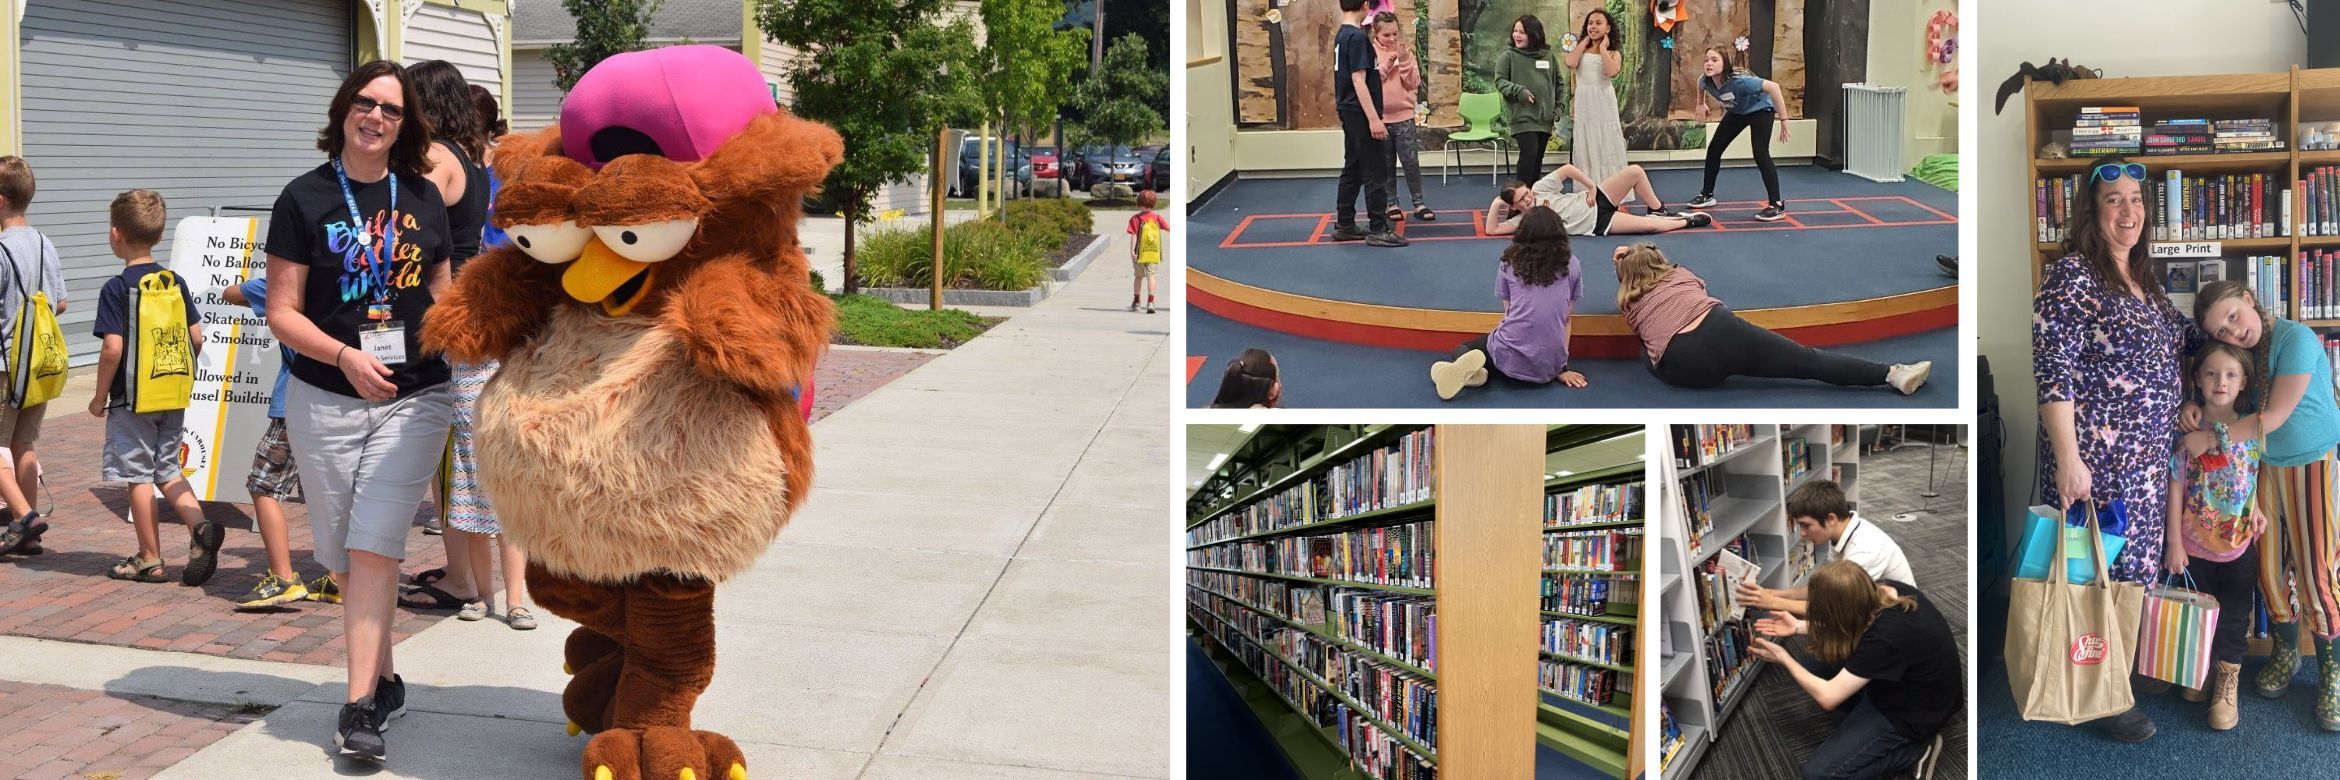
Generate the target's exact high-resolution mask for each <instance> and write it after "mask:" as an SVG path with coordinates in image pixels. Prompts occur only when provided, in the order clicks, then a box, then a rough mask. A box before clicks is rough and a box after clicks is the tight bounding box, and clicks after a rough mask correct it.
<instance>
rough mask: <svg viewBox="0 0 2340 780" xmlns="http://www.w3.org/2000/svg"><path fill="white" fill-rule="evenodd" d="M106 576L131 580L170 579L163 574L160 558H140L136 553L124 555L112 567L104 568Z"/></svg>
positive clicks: (151, 580) (158, 580)
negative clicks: (120, 560)
mask: <svg viewBox="0 0 2340 780" xmlns="http://www.w3.org/2000/svg"><path fill="white" fill-rule="evenodd" d="M106 576H108V577H112V578H114V579H117V580H130V581H132V582H162V581H164V580H168V579H170V577H167V576H164V574H163V563H162V559H160V558H145V559H141V558H139V557H138V556H136V555H132V556H128V557H125V558H123V559H122V562H121V563H117V564H114V567H113V568H111V569H107V570H106Z"/></svg>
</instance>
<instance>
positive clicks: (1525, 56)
mask: <svg viewBox="0 0 2340 780" xmlns="http://www.w3.org/2000/svg"><path fill="white" fill-rule="evenodd" d="M1559 82H1560V65H1559V62H1558V60H1556V59H1554V58H1553V56H1552V48H1551V47H1550V46H1549V45H1546V44H1545V43H1544V23H1543V21H1542V20H1540V19H1537V18H1536V16H1535V14H1522V15H1520V17H1519V21H1516V22H1513V23H1512V24H1511V48H1510V49H1509V50H1507V51H1505V52H1503V59H1502V60H1500V61H1498V62H1497V63H1496V64H1495V91H1497V92H1500V93H1502V94H1503V108H1504V113H1506V114H1508V115H1510V117H1511V139H1512V140H1513V141H1515V142H1517V143H1518V144H1519V172H1518V175H1517V176H1515V177H1513V178H1516V179H1518V180H1520V181H1523V182H1528V183H1531V184H1533V183H1535V182H1536V181H1538V180H1540V179H1542V178H1544V144H1546V143H1548V142H1550V141H1551V140H1552V125H1553V122H1554V121H1555V120H1556V119H1558V118H1559V116H1560V89H1559Z"/></svg>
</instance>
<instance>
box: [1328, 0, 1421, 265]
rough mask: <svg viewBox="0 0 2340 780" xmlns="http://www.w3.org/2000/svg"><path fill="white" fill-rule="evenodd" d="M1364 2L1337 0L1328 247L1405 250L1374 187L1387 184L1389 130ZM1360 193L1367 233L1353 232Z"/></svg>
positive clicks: (1386, 202)
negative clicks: (1334, 164)
mask: <svg viewBox="0 0 2340 780" xmlns="http://www.w3.org/2000/svg"><path fill="white" fill-rule="evenodd" d="M1368 16H1369V12H1368V11H1367V10H1366V9H1365V0H1341V30H1340V32H1338V33H1335V34H1334V35H1333V107H1334V108H1335V109H1337V110H1338V111H1339V113H1340V115H1341V144H1342V149H1341V185H1340V191H1339V195H1338V197H1339V198H1340V207H1339V218H1338V219H1337V220H1336V221H1335V222H1334V224H1333V231H1332V239H1333V240H1334V241H1356V240H1359V239H1363V240H1364V241H1365V243H1366V244H1367V245H1369V246H1405V245H1406V240H1405V239H1404V238H1401V237H1399V236H1398V234H1397V230H1396V228H1395V227H1394V226H1393V225H1391V224H1390V221H1389V215H1388V214H1387V212H1388V211H1389V193H1388V192H1387V191H1385V190H1383V189H1381V188H1380V187H1378V186H1374V184H1376V183H1378V182H1381V181H1383V180H1386V179H1388V178H1389V147H1388V139H1389V128H1388V127H1387V126H1386V125H1384V124H1382V122H1381V68H1380V66H1379V65H1378V64H1377V62H1376V60H1375V57H1376V55H1375V54H1374V51H1373V37H1372V36H1370V35H1367V34H1366V33H1365V20H1366V18H1367V17H1368ZM1359 189H1363V190H1364V191H1365V215H1366V218H1367V219H1368V220H1370V222H1371V224H1372V226H1373V227H1372V229H1371V230H1364V229H1360V228H1358V227H1357V190H1359Z"/></svg>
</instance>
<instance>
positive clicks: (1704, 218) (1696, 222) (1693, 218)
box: [1682, 211, 1714, 228]
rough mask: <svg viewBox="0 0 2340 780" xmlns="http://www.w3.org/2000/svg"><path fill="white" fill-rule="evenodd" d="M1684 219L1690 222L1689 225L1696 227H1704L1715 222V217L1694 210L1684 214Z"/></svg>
mask: <svg viewBox="0 0 2340 780" xmlns="http://www.w3.org/2000/svg"><path fill="white" fill-rule="evenodd" d="M1682 219H1683V220H1684V221H1686V222H1688V223H1690V224H1689V226H1690V227H1694V228H1702V227H1706V226H1708V225H1712V224H1714V217H1713V216H1712V215H1709V214H1707V213H1706V212H1703V211H1693V212H1690V213H1688V214H1684V215H1682Z"/></svg>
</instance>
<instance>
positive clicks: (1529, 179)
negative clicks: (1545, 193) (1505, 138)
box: [1511, 133, 1552, 186]
mask: <svg viewBox="0 0 2340 780" xmlns="http://www.w3.org/2000/svg"><path fill="white" fill-rule="evenodd" d="M1511 140H1512V141H1514V142H1517V143H1518V144H1519V171H1518V175H1519V180H1520V182H1521V183H1523V184H1527V185H1529V186H1535V183H1536V182H1537V181H1539V180H1541V179H1543V178H1544V144H1546V143H1549V142H1551V140H1552V134H1551V133H1515V134H1513V135H1512V136H1511Z"/></svg>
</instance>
